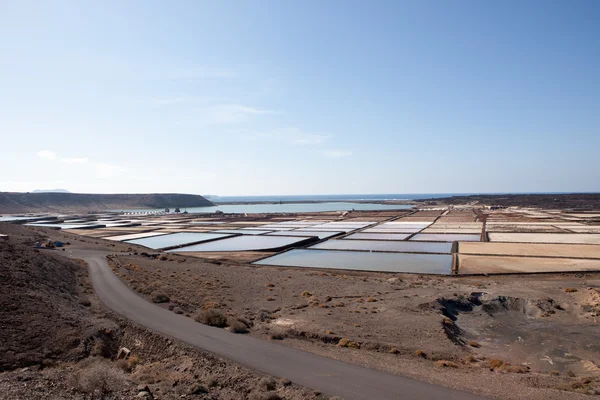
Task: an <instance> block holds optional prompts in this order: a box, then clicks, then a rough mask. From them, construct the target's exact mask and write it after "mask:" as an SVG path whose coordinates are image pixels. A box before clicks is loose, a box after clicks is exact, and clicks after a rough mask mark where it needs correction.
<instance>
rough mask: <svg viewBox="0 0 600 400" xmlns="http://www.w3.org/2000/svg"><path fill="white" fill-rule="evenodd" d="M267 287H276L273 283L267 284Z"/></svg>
mask: <svg viewBox="0 0 600 400" xmlns="http://www.w3.org/2000/svg"><path fill="white" fill-rule="evenodd" d="M265 287H275V285H273V284H272V283H267V284H266V285H265Z"/></svg>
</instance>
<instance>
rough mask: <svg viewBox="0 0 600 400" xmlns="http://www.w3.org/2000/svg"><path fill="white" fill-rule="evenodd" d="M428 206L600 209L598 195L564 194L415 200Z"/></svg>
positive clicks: (492, 195)
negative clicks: (460, 205)
mask: <svg viewBox="0 0 600 400" xmlns="http://www.w3.org/2000/svg"><path fill="white" fill-rule="evenodd" d="M415 201H416V202H419V203H424V204H427V205H451V204H487V205H499V206H504V207H513V206H520V207H538V208H550V209H567V208H570V209H579V210H588V209H592V210H593V209H599V208H600V194H598V193H563V194H502V195H500V194H498V195H494V194H489V195H485V194H478V195H471V196H452V197H447V198H442V199H420V200H415Z"/></svg>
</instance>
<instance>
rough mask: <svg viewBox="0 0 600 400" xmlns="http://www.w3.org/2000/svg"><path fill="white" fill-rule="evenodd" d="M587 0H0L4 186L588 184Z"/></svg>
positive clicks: (594, 48)
mask: <svg viewBox="0 0 600 400" xmlns="http://www.w3.org/2000/svg"><path fill="white" fill-rule="evenodd" d="M598 21H600V2H598V1H595V0H590V1H584V0H575V1H545V0H544V1H495V2H492V1H475V0H469V1H461V0H456V1H441V0H438V1H429V0H418V1H417V0H415V1H398V0H393V1H383V0H376V1H362V0H360V1H353V0H344V1H342V0H339V1H336V0H328V1H321V0H306V1H291V0H281V1H275V0H273V1H264V0H257V1H242V0H240V1H196V0H194V1H181V0H178V1H149V0H143V1H134V0H128V1H111V0H103V1H97V2H91V1H44V0H36V1H28V0H14V1H13V0H0V149H1V150H0V191H32V190H34V189H55V188H63V189H67V190H69V191H72V192H83V193H145V192H152V193H167V192H169V193H173V192H177V193H195V194H212V195H269V194H272V195H292V194H358V193H473V192H482V193H483V192H543V191H550V192H582V191H585V192H593V191H600V162H599V161H600V23H598Z"/></svg>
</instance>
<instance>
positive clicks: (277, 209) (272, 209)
mask: <svg viewBox="0 0 600 400" xmlns="http://www.w3.org/2000/svg"><path fill="white" fill-rule="evenodd" d="M256 201H258V200H256ZM409 208H412V206H410V205H405V204H373V203H350V202H348V203H346V202H327V203H283V204H279V203H275V204H221V205H218V206H211V207H188V208H183V207H181V212H183V211H187V212H189V213H214V212H215V211H217V210H219V211H223V212H224V213H226V214H230V213H235V214H244V213H248V214H263V213H303V212H322V211H351V210H406V209H409ZM173 210H174V209H173V208H171V211H173ZM112 211H119V212H159V211H164V208H163V209H149V208H148V209H138V210H112Z"/></svg>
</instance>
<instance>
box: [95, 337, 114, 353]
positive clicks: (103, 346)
mask: <svg viewBox="0 0 600 400" xmlns="http://www.w3.org/2000/svg"><path fill="white" fill-rule="evenodd" d="M90 355H91V356H94V357H104V358H110V357H111V355H112V350H111V348H110V345H109V344H108V343H107V342H106V341H105V340H104V339H103V338H102V337H96V338H94V344H93V345H92V347H91V349H90Z"/></svg>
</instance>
